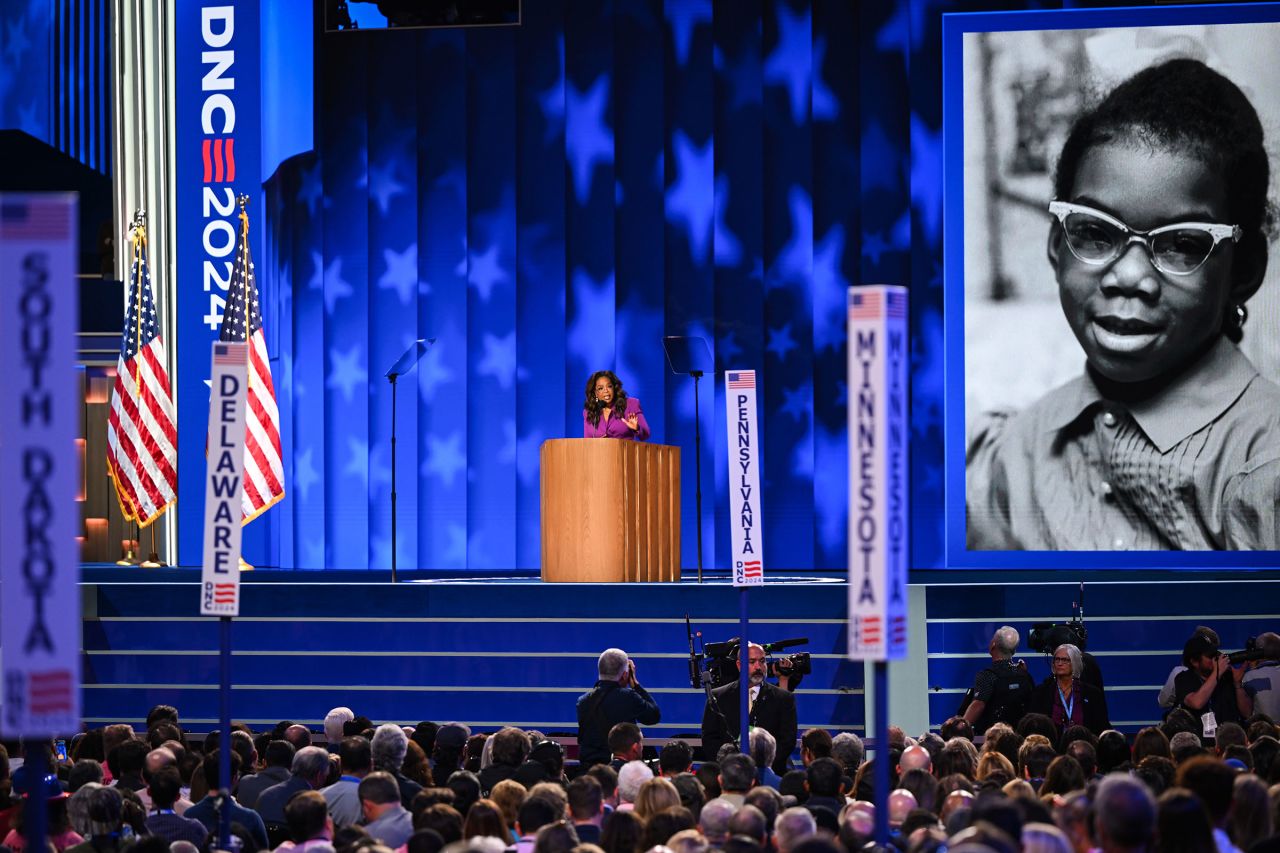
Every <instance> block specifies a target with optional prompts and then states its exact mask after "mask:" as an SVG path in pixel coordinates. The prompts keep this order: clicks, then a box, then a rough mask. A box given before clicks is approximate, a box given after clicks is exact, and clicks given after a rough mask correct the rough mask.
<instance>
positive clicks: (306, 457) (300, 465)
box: [282, 383, 320, 503]
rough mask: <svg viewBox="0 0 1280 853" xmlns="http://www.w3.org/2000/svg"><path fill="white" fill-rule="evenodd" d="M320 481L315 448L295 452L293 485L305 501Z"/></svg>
mask: <svg viewBox="0 0 1280 853" xmlns="http://www.w3.org/2000/svg"><path fill="white" fill-rule="evenodd" d="M282 384H283V383H282ZM318 482H320V474H319V473H317V472H316V464H315V448H314V447H308V448H307V449H306V450H301V451H299V452H298V453H296V454H294V457H293V485H294V487H295V488H297V490H298V497H300V498H301V499H302V501H303V502H304V503H305V502H306V501H308V500H310V499H311V487H312V486H314V485H315V484H316V483H318Z"/></svg>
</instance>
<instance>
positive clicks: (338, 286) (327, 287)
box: [311, 252, 355, 314]
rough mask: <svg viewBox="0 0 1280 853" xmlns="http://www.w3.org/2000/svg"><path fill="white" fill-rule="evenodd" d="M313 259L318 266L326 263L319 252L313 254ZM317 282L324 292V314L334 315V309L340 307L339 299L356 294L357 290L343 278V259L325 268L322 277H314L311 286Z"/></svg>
mask: <svg viewBox="0 0 1280 853" xmlns="http://www.w3.org/2000/svg"><path fill="white" fill-rule="evenodd" d="M311 258H312V260H313V261H316V262H317V263H318V264H323V263H324V260H323V258H322V257H321V256H320V253H319V252H312V253H311ZM317 280H318V281H319V283H320V287H321V289H323V290H324V313H326V314H333V311H334V309H335V308H336V307H337V306H338V300H339V299H346V298H347V297H348V296H351V295H352V294H353V293H355V288H353V287H352V286H351V285H350V284H349V283H348V282H347V281H346V280H345V279H344V278H343V277H342V258H334V259H333V262H332V263H331V264H329V265H328V266H327V267H324V273H323V274H322V275H320V276H318V277H312V279H311V284H312V286H313V287H314V285H315V283H316V282H317Z"/></svg>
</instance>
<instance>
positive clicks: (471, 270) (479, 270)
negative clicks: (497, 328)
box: [467, 243, 507, 302]
mask: <svg viewBox="0 0 1280 853" xmlns="http://www.w3.org/2000/svg"><path fill="white" fill-rule="evenodd" d="M499 252H500V247H499V246H498V244H497V243H493V244H492V245H490V246H489V248H487V249H485V250H484V251H483V252H481V253H479V254H473V255H471V256H470V257H469V258H468V259H467V281H468V282H469V283H470V285H471V286H472V287H473V288H475V291H476V293H478V294H479V295H480V298H481V299H482V300H483V301H485V302H488V301H489V299H490V298H491V297H492V296H493V288H494V287H495V286H496V285H498V284H501V283H502V282H504V281H506V280H507V271H506V270H504V269H503V268H502V263H501V262H500V261H499V259H498V254H499Z"/></svg>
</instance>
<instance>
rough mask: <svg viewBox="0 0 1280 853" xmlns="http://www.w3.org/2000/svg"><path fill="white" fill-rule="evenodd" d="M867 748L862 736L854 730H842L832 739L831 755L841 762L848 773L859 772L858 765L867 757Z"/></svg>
mask: <svg viewBox="0 0 1280 853" xmlns="http://www.w3.org/2000/svg"><path fill="white" fill-rule="evenodd" d="M866 754H867V750H866V747H864V746H863V744H862V738H860V737H858V736H857V735H855V734H854V733H853V732H841V733H840V734H838V735H836V736H835V737H833V738H832V739H831V757H832V758H834V759H835V760H836V761H838V762H840V764H841V766H842V767H844V771H845V773H847V774H850V775H852V774H854V773H856V772H858V767H859V766H860V765H861V764H862V760H863V759H864V758H865V757H866Z"/></svg>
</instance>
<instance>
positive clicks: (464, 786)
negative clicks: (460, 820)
mask: <svg viewBox="0 0 1280 853" xmlns="http://www.w3.org/2000/svg"><path fill="white" fill-rule="evenodd" d="M445 787H447V788H448V789H449V790H450V791H453V807H454V808H455V809H457V811H458V814H459V816H461V815H462V814H463V813H465V812H466V811H467V810H468V809H470V808H471V804H472V803H474V802H475V801H476V800H478V799H480V779H479V777H477V776H476V774H474V773H472V772H471V771H470V770H455V771H453V773H451V774H450V775H449V778H448V779H447V780H446V781H445Z"/></svg>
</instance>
